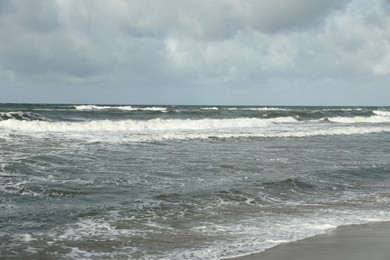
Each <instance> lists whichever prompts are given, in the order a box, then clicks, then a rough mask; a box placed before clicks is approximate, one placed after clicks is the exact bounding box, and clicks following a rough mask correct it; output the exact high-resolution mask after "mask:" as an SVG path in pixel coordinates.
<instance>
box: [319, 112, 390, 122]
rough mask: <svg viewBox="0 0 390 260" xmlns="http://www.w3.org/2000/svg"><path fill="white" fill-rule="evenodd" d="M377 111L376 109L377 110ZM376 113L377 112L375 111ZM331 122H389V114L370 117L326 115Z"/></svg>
mask: <svg viewBox="0 0 390 260" xmlns="http://www.w3.org/2000/svg"><path fill="white" fill-rule="evenodd" d="M377 112H378V111H377ZM375 114H377V113H375ZM327 119H328V120H329V121H331V122H335V123H346V124H356V123H390V115H386V114H382V115H375V116H370V117H363V116H355V117H328V118H327Z"/></svg>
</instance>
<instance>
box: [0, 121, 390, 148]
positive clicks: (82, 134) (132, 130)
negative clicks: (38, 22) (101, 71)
mask: <svg viewBox="0 0 390 260" xmlns="http://www.w3.org/2000/svg"><path fill="white" fill-rule="evenodd" d="M389 131H390V125H365V126H357V125H355V124H352V125H347V124H336V125H334V124H327V123H325V122H300V121H298V120H296V119H295V118H293V117H281V118H271V119H260V118H235V119H197V120H190V119H151V120H120V121H111V120H100V121H86V122H46V121H20V120H12V119H11V120H6V121H0V133H2V132H6V133H13V134H15V133H20V134H23V135H26V134H27V135H30V134H31V135H34V136H37V137H45V138H46V137H47V136H48V135H56V136H58V137H61V138H77V139H83V140H86V141H88V142H137V141H162V140H191V139H208V138H239V137H265V138H268V137H308V136H328V135H356V134H370V133H380V132H389Z"/></svg>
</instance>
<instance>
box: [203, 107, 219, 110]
mask: <svg viewBox="0 0 390 260" xmlns="http://www.w3.org/2000/svg"><path fill="white" fill-rule="evenodd" d="M200 109H201V110H218V109H219V108H218V107H201V108H200Z"/></svg>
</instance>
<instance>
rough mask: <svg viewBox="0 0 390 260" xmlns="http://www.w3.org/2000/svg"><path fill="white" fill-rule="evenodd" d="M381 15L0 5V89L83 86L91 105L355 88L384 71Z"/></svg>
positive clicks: (388, 69) (278, 8)
mask: <svg viewBox="0 0 390 260" xmlns="http://www.w3.org/2000/svg"><path fill="white" fill-rule="evenodd" d="M389 14H390V8H389V4H388V2H386V1H381V0H371V1H363V0H349V1H341V2H340V1H333V0H331V1H329V0H320V1H309V0H292V1H287V2H286V1H282V0H275V1H265V0H258V1H254V0H243V1H235V0H209V1H195V0H187V1H182V0H167V1H156V0H146V1H131V0H128V1H127V0H116V1H105V0H98V1H59V0H58V1H45V0H41V1H30V0H28V1H27V0H25V1H22V0H19V1H18V0H14V1H1V2H0V42H1V44H0V83H1V86H3V87H0V88H6V87H8V86H9V87H12V86H17V87H18V88H34V87H35V86H36V85H40V84H46V85H47V86H49V85H50V86H51V88H54V89H55V88H59V87H63V86H66V88H69V89H76V88H77V89H78V90H77V91H79V92H80V93H82V91H83V90H81V89H80V88H83V87H80V86H83V85H85V86H88V87H85V91H86V92H85V93H90V92H88V91H90V90H91V88H94V90H95V92H96V93H97V94H96V95H98V96H96V100H99V101H101V102H104V99H105V98H106V97H107V96H109V95H108V94H107V91H108V89H107V88H115V89H116V90H117V91H119V92H121V93H124V94H126V95H127V97H130V98H132V97H134V98H135V97H136V98H137V100H145V102H147V100H148V97H151V94H150V93H151V91H153V92H156V94H155V95H153V96H155V98H154V99H153V100H155V101H156V102H159V100H158V98H162V97H165V98H164V100H165V102H174V101H172V100H174V99H170V96H173V94H172V93H182V94H181V95H182V96H180V95H177V97H176V98H177V99H180V97H182V98H183V100H186V98H184V96H188V95H192V96H193V97H195V98H196V99H197V100H198V101H196V100H195V101H194V102H200V103H201V102H202V100H209V99H210V97H207V98H205V96H206V95H207V93H208V94H213V95H215V96H217V95H218V92H221V89H225V90H226V91H225V92H223V91H222V92H223V93H225V96H222V97H221V98H218V102H223V100H225V101H226V102H233V101H232V100H234V98H235V97H238V96H242V98H240V100H245V96H246V97H247V100H248V102H249V100H252V99H253V96H255V93H265V92H267V93H268V94H269V96H273V97H274V98H275V97H276V96H278V95H277V93H281V92H286V93H292V92H294V93H302V94H304V93H312V94H313V95H321V96H326V95H325V94H324V93H325V92H326V87H324V86H325V85H326V83H329V82H332V84H337V82H338V83H339V84H340V86H343V88H344V89H350V90H351V91H349V90H348V91H344V93H353V91H352V90H353V89H354V88H360V89H362V87H361V86H360V85H359V84H358V83H357V82H359V80H358V81H356V80H355V79H356V78H359V79H360V81H361V82H363V81H364V82H365V84H367V85H370V86H371V88H375V85H378V86H383V82H386V79H388V77H389V76H390V54H389V53H390V32H389V30H388V28H390V15H389ZM351 79H354V80H353V82H354V84H352V83H351V84H347V83H345V81H346V80H347V81H348V80H350V82H352V80H351ZM363 79H364V80H363ZM27 82H28V83H27ZM275 82H277V84H276V83H275ZM293 82H295V83H293ZM298 82H299V83H298ZM367 82H369V83H367ZM303 84H309V85H310V86H311V87H309V88H308V89H307V88H306V87H305V88H303V87H302V85H303ZM362 84H363V83H362ZM364 88H365V87H364ZM332 89H333V88H329V93H333V92H332V91H333V90H332ZM0 90H1V89H0ZM3 90H4V91H3V93H5V89H3ZM381 90H383V87H381ZM7 91H8V92H7V93H10V94H9V95H16V94H15V93H16V92H15V91H11V90H10V89H7ZM42 91H43V90H42ZM45 91H46V92H47V93H49V92H48V91H47V88H46V90H45ZM368 91H369V90H368V89H367V92H368ZM114 92H115V91H114ZM114 92H113V93H114ZM11 93H14V94H11ZM98 93H101V94H100V96H99V94H98ZM162 93H165V94H162ZM167 93H171V94H172V95H168V94H167ZM201 93H203V94H201ZM229 93H231V94H229ZM238 93H240V94H238ZM245 93H247V94H245ZM272 93H273V94H272ZM319 93H321V94H319ZM340 93H341V92H340ZM389 94H390V93H389ZM50 95H55V91H54V94H53V93H52V94H47V98H49V99H50V98H51V97H53V96H50ZM126 95H120V96H121V97H119V96H117V97H115V96H112V99H110V100H112V101H107V102H117V101H118V102H119V100H120V99H121V98H124V97H123V96H126ZM229 95H230V96H229ZM345 95H346V94H345ZM81 96H83V95H81ZM84 96H85V97H86V96H87V94H85V95H84ZM290 96H295V97H296V99H297V100H299V96H300V94H294V95H291V94H290ZM89 98H90V97H88V100H89ZM70 99H71V98H68V99H67V100H70ZM153 100H151V101H150V102H152V101H153ZM215 100H217V99H216V98H215ZM276 100H277V98H276V99H275V102H276ZM302 100H304V99H302ZM340 100H341V99H340ZM359 100H360V99H359ZM372 100H374V98H372ZM378 100H379V98H378ZM0 101H2V100H0ZM160 101H161V102H163V100H162V99H161V100H160ZM67 102H71V101H67ZM175 102H176V103H178V101H175ZM187 102H189V101H188V100H187ZM210 102H211V101H210ZM251 102H253V101H251Z"/></svg>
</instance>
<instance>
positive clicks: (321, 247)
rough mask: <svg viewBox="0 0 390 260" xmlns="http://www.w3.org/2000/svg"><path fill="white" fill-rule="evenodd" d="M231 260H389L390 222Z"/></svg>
mask: <svg viewBox="0 0 390 260" xmlns="http://www.w3.org/2000/svg"><path fill="white" fill-rule="evenodd" d="M223 259H229V260H284V259H288V260H312V259H316V260H367V259H370V260H388V259H390V221H385V222H371V223H367V224H357V225H343V226H339V227H337V228H335V229H330V230H328V231H327V232H326V234H323V235H318V236H314V237H309V238H306V239H303V240H298V241H294V242H288V243H283V244H280V245H278V246H275V247H272V248H269V249H266V250H265V251H263V252H260V253H253V254H250V255H246V256H238V257H231V258H223Z"/></svg>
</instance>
